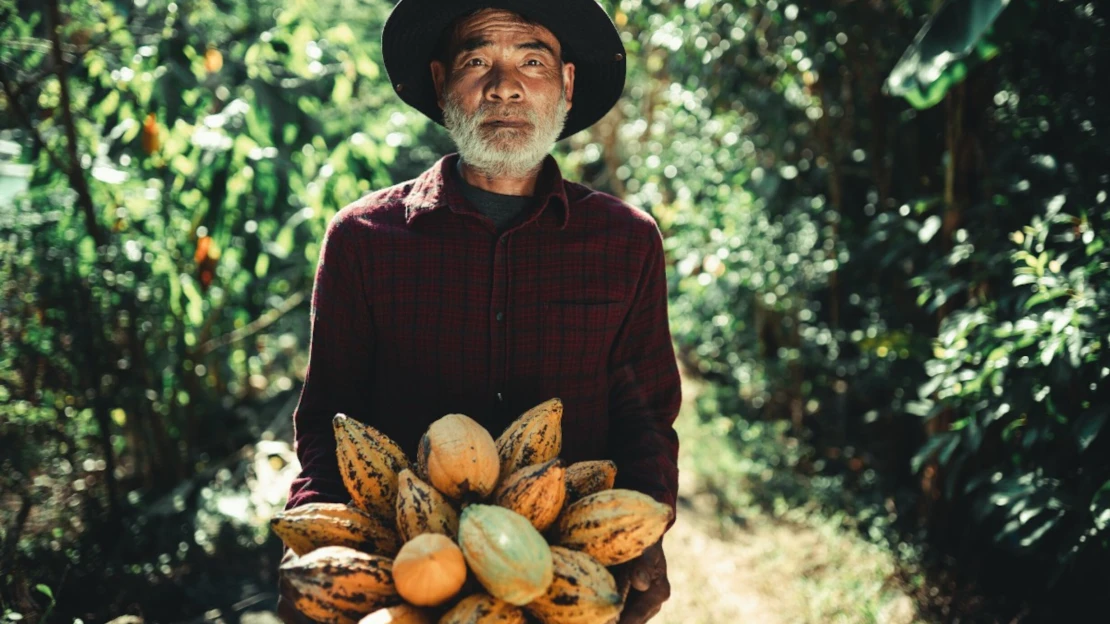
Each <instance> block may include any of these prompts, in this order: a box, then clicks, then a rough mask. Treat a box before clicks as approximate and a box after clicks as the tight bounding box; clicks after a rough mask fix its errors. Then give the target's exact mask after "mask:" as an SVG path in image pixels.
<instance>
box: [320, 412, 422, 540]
mask: <svg viewBox="0 0 1110 624" xmlns="http://www.w3.org/2000/svg"><path fill="white" fill-rule="evenodd" d="M332 424H333V426H334V429H335V443H336V456H337V458H338V460H339V474H340V476H341V477H342V478H343V484H344V485H346V486H347V491H348V493H349V494H350V495H351V500H353V501H354V503H355V505H357V506H358V507H359V508H361V509H364V510H366V511H368V512H370V513H371V514H373V515H377V516H380V517H382V518H386V519H388V520H390V521H392V520H393V519H394V514H395V512H394V505H395V503H396V501H397V474H398V473H399V472H401V471H402V470H404V469H405V468H408V467H409V465H408V460H407V459H405V454H404V453H403V452H402V451H401V449H400V447H398V446H397V445H396V443H394V442H393V441H392V440H390V439H389V438H387V437H386V436H385V435H383V434H382V433H381V432H380V431H378V430H376V429H374V428H373V427H371V426H369V425H366V424H363V423H361V422H359V421H357V420H355V419H353V418H349V417H347V416H346V415H344V414H336V415H335V418H333V419H332Z"/></svg>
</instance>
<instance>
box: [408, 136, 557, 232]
mask: <svg viewBox="0 0 1110 624" xmlns="http://www.w3.org/2000/svg"><path fill="white" fill-rule="evenodd" d="M458 158H459V155H458V154H448V155H447V156H444V157H443V158H441V159H440V160H439V162H437V163H436V164H434V165H432V166H431V167H430V168H429V169H428V170H427V171H425V172H424V173H422V174H420V175H419V176H418V177H417V178H416V179H415V180H414V181H413V185H412V189H411V190H409V193H408V195H407V196H406V197H405V199H404V206H405V222H406V223H407V224H408V225H410V226H411V225H412V223H413V221H414V220H416V219H417V218H418V217H420V216H421V215H423V214H427V213H430V212H433V211H435V210H438V209H442V208H448V209H450V210H452V211H453V212H463V211H466V208H465V206H466V200H465V199H463V196H462V192H461V190H460V189H459V183H458V179H457V178H456V177H455V175H454V174H453V170H454V168H455V166H456V163H457V161H458ZM535 197H537V198H538V199H539V204H540V207H539V210H537V211H536V214H537V215H539V214H542V213H543V212H545V211H547V210H553V211H558V215H557V217H558V219H557V221H556V227H557V228H558V229H560V230H562V229H565V228H566V226H567V221H568V220H570V202H569V201H567V190H566V184H565V183H564V181H563V175H562V172H560V171H559V164H558V163H557V162H555V158H554V157H552V156H551V155H550V154H549V155H547V156H546V157H545V158H544V160H543V169H542V170H541V171H540V176H539V179H538V180H536V193H535Z"/></svg>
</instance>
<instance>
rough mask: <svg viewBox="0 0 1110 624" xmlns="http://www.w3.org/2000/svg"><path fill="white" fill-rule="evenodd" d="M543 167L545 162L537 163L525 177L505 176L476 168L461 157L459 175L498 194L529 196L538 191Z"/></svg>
mask: <svg viewBox="0 0 1110 624" xmlns="http://www.w3.org/2000/svg"><path fill="white" fill-rule="evenodd" d="M542 169H543V163H542V162H541V163H540V164H539V165H536V168H535V169H533V170H532V171H530V172H528V173H527V174H525V175H524V176H523V177H519V178H515V177H512V178H511V177H503V176H491V175H487V174H486V173H485V172H483V171H481V170H479V169H476V168H474V167H472V166H470V165H468V164H466V163H465V162H463V160H462V159H461V158H460V159H459V175H461V176H462V177H463V179H464V180H466V183H467V184H469V185H470V186H474V187H477V188H480V189H482V190H483V191H489V192H490V193H497V194H498V195H519V196H524V197H529V196H532V195H534V194H535V192H536V181H537V180H539V177H540V171H541V170H542Z"/></svg>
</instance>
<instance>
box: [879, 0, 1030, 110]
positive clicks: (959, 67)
mask: <svg viewBox="0 0 1110 624" xmlns="http://www.w3.org/2000/svg"><path fill="white" fill-rule="evenodd" d="M1008 4H1009V1H1008V0H947V1H946V2H945V3H944V5H943V6H941V7H940V9H939V10H938V11H937V12H936V14H935V15H933V16H932V17H931V18H930V19H929V21H928V22H926V23H925V25H924V26H922V28H921V30H920V31H919V32H918V34H917V36H916V37H915V38H914V41H913V43H912V44H911V45H910V47H909V48H907V49H906V51H905V52H904V53H903V54H902V58H901V59H900V60H899V61H898V63H897V64H896V65H895V66H894V69H892V70H891V71H890V75H889V76H888V77H887V79H886V82H885V84H884V85H883V90H884V91H885V92H886V93H889V94H891V95H895V96H901V97H904V98H906V100H907V101H908V102H910V104H912V105H913V106H914V107H915V108H929V107H932V106H935V105H936V104H937V103H938V102H940V101H941V100H942V99H944V95H945V93H946V92H947V91H948V89H949V88H951V87H952V86H954V85H956V84H958V83H959V82H960V81H961V80H963V78H964V76H965V75H966V74H967V71H968V69H969V68H968V66H967V64H968V63H971V64H978V63H981V62H983V61H984V60H986V59H985V58H984V57H986V58H989V57H990V56H993V54H996V53H997V52H993V53H992V52H991V47H985V48H982V51H981V52H980V54H978V55H976V56H972V57H970V58H968V57H969V55H970V54H971V52H973V51H975V50H976V49H977V48H978V45H979V42H980V40H982V39H983V37H984V36H986V35H987V33H988V32H989V30H990V27H991V25H992V24H993V23H994V21H995V19H997V18H998V15H999V14H1000V13H1002V10H1003V9H1004V8H1006V6H1007V5H1008ZM992 46H993V44H992ZM964 59H967V60H966V61H965V60H964Z"/></svg>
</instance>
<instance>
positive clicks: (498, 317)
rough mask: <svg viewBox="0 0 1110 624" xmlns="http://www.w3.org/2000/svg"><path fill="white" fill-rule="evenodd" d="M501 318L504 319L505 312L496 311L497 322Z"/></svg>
mask: <svg viewBox="0 0 1110 624" xmlns="http://www.w3.org/2000/svg"><path fill="white" fill-rule="evenodd" d="M503 320H505V313H504V312H498V313H497V322H498V323H500V322H501V321H503Z"/></svg>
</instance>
